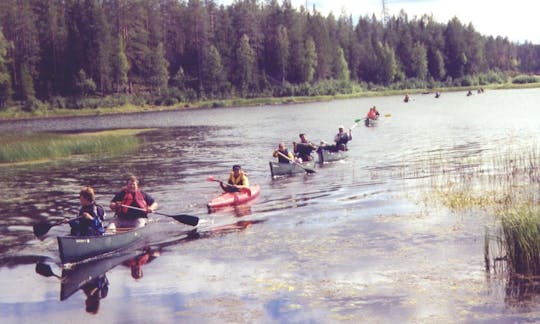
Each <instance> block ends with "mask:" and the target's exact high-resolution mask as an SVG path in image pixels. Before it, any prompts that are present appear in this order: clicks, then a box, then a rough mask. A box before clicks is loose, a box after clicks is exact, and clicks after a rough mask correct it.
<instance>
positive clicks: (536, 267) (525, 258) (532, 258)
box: [499, 203, 540, 276]
mask: <svg viewBox="0 0 540 324" xmlns="http://www.w3.org/2000/svg"><path fill="white" fill-rule="evenodd" d="M500 218H501V235H500V237H499V240H500V242H499V244H501V245H502V247H503V250H504V251H505V253H506V255H505V256H506V261H507V266H508V270H509V271H510V272H511V273H513V274H520V275H528V276H529V275H534V276H538V275H540V208H538V207H537V206H534V205H531V204H529V203H525V204H523V205H520V206H512V207H509V208H505V209H504V210H503V211H502V213H501V215H500Z"/></svg>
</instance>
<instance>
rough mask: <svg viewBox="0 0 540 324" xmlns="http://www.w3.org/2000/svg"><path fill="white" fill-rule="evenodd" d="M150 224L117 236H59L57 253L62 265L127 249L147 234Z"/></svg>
mask: <svg viewBox="0 0 540 324" xmlns="http://www.w3.org/2000/svg"><path fill="white" fill-rule="evenodd" d="M150 227H152V226H151V225H150V224H148V225H146V226H144V227H139V228H134V229H130V230H128V231H126V232H121V233H117V234H105V235H102V236H71V235H68V236H59V237H58V251H59V253H60V260H61V261H62V263H73V262H78V261H81V260H84V259H88V258H91V257H95V256H98V255H101V254H105V253H109V252H114V251H117V250H119V249H121V248H124V247H127V246H129V245H131V244H133V243H135V242H137V241H138V240H140V239H141V238H142V237H144V236H145V234H146V233H147V232H149V228H150Z"/></svg>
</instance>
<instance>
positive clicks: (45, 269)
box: [36, 262, 62, 279]
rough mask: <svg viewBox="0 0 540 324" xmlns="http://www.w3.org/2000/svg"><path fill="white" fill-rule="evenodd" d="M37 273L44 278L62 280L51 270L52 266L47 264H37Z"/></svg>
mask: <svg viewBox="0 0 540 324" xmlns="http://www.w3.org/2000/svg"><path fill="white" fill-rule="evenodd" d="M36 273H38V274H40V275H42V276H44V277H56V278H60V279H62V277H60V276H59V275H57V274H56V273H54V272H53V271H52V269H51V266H50V265H48V264H46V263H41V262H39V263H36Z"/></svg>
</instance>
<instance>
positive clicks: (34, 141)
mask: <svg viewBox="0 0 540 324" xmlns="http://www.w3.org/2000/svg"><path fill="white" fill-rule="evenodd" d="M140 132H141V130H116V131H103V132H92V133H79V134H59V133H30V134H21V135H16V134H4V135H3V136H2V145H1V146H0V163H3V164H5V163H17V162H30V161H38V160H50V159H58V158H65V157H68V156H72V155H80V154H97V153H113V154H123V153H128V152H131V151H133V150H135V149H136V148H137V147H138V145H139V142H140V140H139V138H137V137H136V136H135V135H136V134H138V133H140Z"/></svg>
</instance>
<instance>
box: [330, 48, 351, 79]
mask: <svg viewBox="0 0 540 324" xmlns="http://www.w3.org/2000/svg"><path fill="white" fill-rule="evenodd" d="M334 77H335V79H336V80H339V81H349V79H350V72H349V66H348V65H347V60H345V54H344V52H343V49H342V48H341V47H339V48H338V49H337V54H336V60H335V63H334Z"/></svg>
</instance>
